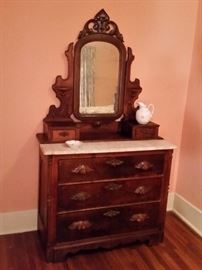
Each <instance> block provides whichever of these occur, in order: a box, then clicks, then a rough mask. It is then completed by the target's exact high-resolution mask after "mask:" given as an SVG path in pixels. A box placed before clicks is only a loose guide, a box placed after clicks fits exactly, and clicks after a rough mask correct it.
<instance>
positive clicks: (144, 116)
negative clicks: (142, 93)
mask: <svg viewBox="0 0 202 270" xmlns="http://www.w3.org/2000/svg"><path fill="white" fill-rule="evenodd" d="M136 104H137V105H138V106H139V109H138V110H137V111H136V120H137V122H138V123H139V124H142V125H145V124H147V123H149V121H150V120H151V118H152V115H153V113H154V105H153V104H149V105H148V106H147V105H145V104H144V103H143V102H136V103H135V104H134V107H136Z"/></svg>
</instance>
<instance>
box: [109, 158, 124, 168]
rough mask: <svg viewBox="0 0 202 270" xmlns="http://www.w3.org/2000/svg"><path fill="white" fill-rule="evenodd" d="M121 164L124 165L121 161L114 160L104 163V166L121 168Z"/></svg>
mask: <svg viewBox="0 0 202 270" xmlns="http://www.w3.org/2000/svg"><path fill="white" fill-rule="evenodd" d="M123 163H124V161H123V160H120V159H116V158H114V159H110V160H107V161H106V164H108V165H110V166H112V167H114V168H116V167H119V166H121V165H122V164H123Z"/></svg>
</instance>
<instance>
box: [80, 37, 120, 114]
mask: <svg viewBox="0 0 202 270" xmlns="http://www.w3.org/2000/svg"><path fill="white" fill-rule="evenodd" d="M119 58H120V55H119V50H118V48H117V47H116V46H114V45H113V44H111V43H107V42H102V41H92V42H89V43H86V44H85V45H84V46H83V47H82V48H81V54H80V85H79V88H80V97H79V113H80V114H81V115H86V114H89V115H90V114H115V113H116V112H117V110H118V102H119V100H118V96H119V95H118V92H119V61H120V59H119Z"/></svg>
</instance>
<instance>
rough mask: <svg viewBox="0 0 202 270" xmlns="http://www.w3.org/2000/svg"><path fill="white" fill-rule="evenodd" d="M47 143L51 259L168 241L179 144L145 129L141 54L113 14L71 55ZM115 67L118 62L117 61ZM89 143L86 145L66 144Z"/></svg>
mask: <svg viewBox="0 0 202 270" xmlns="http://www.w3.org/2000/svg"><path fill="white" fill-rule="evenodd" d="M66 56H67V59H68V76H67V78H65V79H62V78H61V76H58V77H57V78H56V82H55V84H54V85H53V90H54V91H55V93H56V96H57V98H58V99H59V100H60V105H59V107H56V106H54V105H51V106H50V109H49V113H48V115H47V116H46V118H45V119H44V132H43V133H41V134H37V137H38V140H39V143H40V168H39V170H40V172H39V175H40V179H39V207H38V231H39V236H40V239H41V242H42V245H43V247H44V250H45V254H46V258H47V260H48V261H52V262H55V261H61V260H64V259H65V258H66V256H67V255H68V254H70V253H75V252H77V251H79V250H84V249H94V248H99V247H104V248H111V247H115V246H118V245H126V244H128V243H133V242H136V241H147V242H148V243H149V244H154V243H158V242H161V241H162V240H163V233H164V222H165V214H166V204H167V196H168V186H169V177H170V169H171V160H172V152H173V149H174V148H175V147H174V145H172V144H170V143H169V142H167V141H165V140H164V139H162V138H160V137H159V135H158V129H159V125H157V124H155V123H152V122H149V123H148V124H145V125H139V124H138V123H137V122H136V120H135V113H136V109H135V108H134V106H133V104H134V102H135V100H136V99H137V98H138V95H139V94H140V92H141V90H142V88H141V87H140V84H139V80H138V79H135V80H134V81H130V66H131V63H132V61H133V59H134V56H133V55H132V50H131V49H130V48H128V49H126V48H125V46H124V44H123V37H122V35H121V34H120V32H119V29H118V26H117V25H116V23H114V22H113V21H111V20H110V18H109V16H108V15H107V13H106V12H105V11H104V10H101V11H100V12H98V13H97V14H96V15H95V17H94V19H91V20H89V21H87V23H86V24H85V26H84V29H83V30H82V31H81V32H80V34H79V37H78V41H77V42H76V44H75V45H74V44H73V43H70V45H69V47H68V50H67V51H66ZM110 65H112V67H110ZM70 140H79V141H81V144H80V145H79V147H77V148H72V147H69V146H68V145H67V144H66V143H65V142H66V141H67V142H69V141H70Z"/></svg>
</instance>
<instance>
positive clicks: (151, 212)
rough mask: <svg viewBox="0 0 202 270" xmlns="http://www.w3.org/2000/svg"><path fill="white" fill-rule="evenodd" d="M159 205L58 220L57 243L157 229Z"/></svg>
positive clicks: (98, 211)
mask: <svg viewBox="0 0 202 270" xmlns="http://www.w3.org/2000/svg"><path fill="white" fill-rule="evenodd" d="M158 211H159V204H158V203H152V204H144V205H141V206H134V205H130V206H124V207H114V208H113V207H112V208H104V209H100V210H91V211H90V210H88V211H80V212H75V213H70V214H67V215H64V216H63V215H60V216H59V217H58V218H57V229H56V231H57V232H56V235H57V241H59V242H65V241H72V240H79V239H84V238H92V237H99V236H104V235H112V234H120V233H128V232H132V231H133V232H134V231H141V230H146V229H150V230H151V229H154V228H157V227H158Z"/></svg>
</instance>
